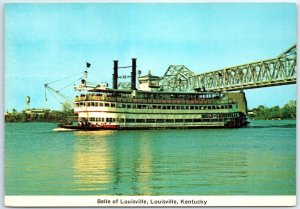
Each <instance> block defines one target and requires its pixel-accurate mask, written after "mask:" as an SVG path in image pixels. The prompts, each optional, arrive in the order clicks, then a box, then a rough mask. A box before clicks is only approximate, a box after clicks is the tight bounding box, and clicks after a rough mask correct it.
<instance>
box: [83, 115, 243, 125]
mask: <svg viewBox="0 0 300 209" xmlns="http://www.w3.org/2000/svg"><path fill="white" fill-rule="evenodd" d="M238 115H239V114H238V113H229V114H203V115H202V117H201V118H195V119H190V118H189V119H179V118H178V119H162V118H157V119H154V118H151V119H147V118H136V119H134V118H126V119H124V118H111V117H110V118H100V117H90V118H88V120H89V121H90V122H100V123H104V122H107V123H115V122H119V123H124V122H126V123H174V122H175V123H193V122H212V121H224V119H227V118H233V117H237V116H238ZM85 120H87V118H83V117H81V118H79V121H85Z"/></svg>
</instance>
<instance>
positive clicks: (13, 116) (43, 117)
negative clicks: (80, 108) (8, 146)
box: [5, 110, 74, 123]
mask: <svg viewBox="0 0 300 209" xmlns="http://www.w3.org/2000/svg"><path fill="white" fill-rule="evenodd" d="M73 116H74V113H73V111H68V112H63V111H57V110H52V111H49V112H45V113H44V114H28V113H26V111H22V112H13V113H9V114H5V122H8V123H10V122H11V123H12V122H68V121H70V120H72V117H73Z"/></svg>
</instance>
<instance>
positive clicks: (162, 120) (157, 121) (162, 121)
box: [156, 119, 165, 123]
mask: <svg viewBox="0 0 300 209" xmlns="http://www.w3.org/2000/svg"><path fill="white" fill-rule="evenodd" d="M164 122H165V119H156V123H164Z"/></svg>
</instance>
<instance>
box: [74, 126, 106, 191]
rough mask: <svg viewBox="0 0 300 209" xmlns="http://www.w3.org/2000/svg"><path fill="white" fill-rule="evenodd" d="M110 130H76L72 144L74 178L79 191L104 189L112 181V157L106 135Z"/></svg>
mask: <svg viewBox="0 0 300 209" xmlns="http://www.w3.org/2000/svg"><path fill="white" fill-rule="evenodd" d="M109 135H110V132H97V133H96V132H88V133H87V132H77V133H76V143H75V144H74V166H73V171H74V176H73V177H74V179H75V184H77V185H78V188H77V189H78V190H81V191H98V190H104V189H106V187H105V185H106V184H109V183H110V182H111V181H112V176H111V172H110V170H111V169H112V164H111V162H112V157H111V155H110V152H111V151H110V146H109V145H108V141H107V140H106V137H107V136H109Z"/></svg>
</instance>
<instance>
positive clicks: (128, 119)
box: [126, 118, 135, 123]
mask: <svg viewBox="0 0 300 209" xmlns="http://www.w3.org/2000/svg"><path fill="white" fill-rule="evenodd" d="M126 123H135V119H133V118H126Z"/></svg>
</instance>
